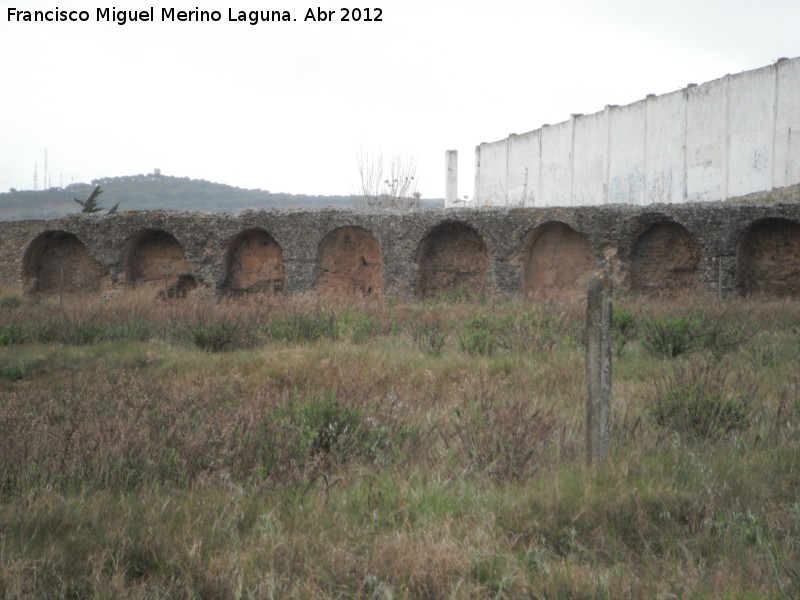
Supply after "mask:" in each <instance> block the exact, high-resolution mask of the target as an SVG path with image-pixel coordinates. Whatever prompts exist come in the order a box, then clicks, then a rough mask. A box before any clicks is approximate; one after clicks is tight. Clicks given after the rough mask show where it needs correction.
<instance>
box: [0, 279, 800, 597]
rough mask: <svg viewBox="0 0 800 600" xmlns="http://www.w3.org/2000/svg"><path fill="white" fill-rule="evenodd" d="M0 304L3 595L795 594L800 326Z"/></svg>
mask: <svg viewBox="0 0 800 600" xmlns="http://www.w3.org/2000/svg"><path fill="white" fill-rule="evenodd" d="M584 323H585V312H584V308H583V307H582V306H558V305H553V306H545V305H532V304H530V303H523V302H508V303H505V302H498V303H489V302H486V301H481V300H480V299H469V298H464V297H462V296H459V295H451V296H450V297H442V298H438V299H436V300H434V301H429V302H409V303H403V302H392V301H388V300H387V301H384V302H370V303H363V304H355V305H349V306H348V305H339V304H335V303H326V302H324V301H321V300H316V299H313V298H306V297H291V298H282V299H271V298H268V297H261V298H251V299H245V300H239V301H236V302H233V301H232V302H230V303H226V302H223V303H221V304H214V303H213V302H212V301H204V300H201V299H191V298H190V299H187V300H183V301H170V302H155V301H153V300H152V294H148V293H147V292H139V293H130V294H127V295H123V296H120V297H117V298H111V299H105V300H100V299H94V300H82V301H79V300H77V299H76V300H66V301H65V302H64V304H63V306H62V305H60V303H59V301H58V300H52V299H50V300H48V299H39V300H36V299H30V298H23V297H21V296H20V295H19V294H18V293H16V292H15V291H13V290H7V291H5V292H0V595H1V596H2V597H4V598H32V597H37V598H40V597H47V598H59V597H63V598H123V597H124V598H378V599H388V598H784V597H785V598H790V597H797V596H798V594H800V452H798V445H797V437H798V429H799V428H800V370H799V369H798V366H799V365H800V362H799V359H800V304H798V303H793V302H778V301H761V302H757V301H742V300H730V301H726V302H724V303H721V304H720V303H718V302H717V301H716V300H715V299H714V298H710V297H709V298H705V297H694V298H691V299H688V298H685V299H681V300H680V301H673V302H666V301H664V302H660V301H659V302H656V301H640V300H632V299H625V298H618V299H616V300H615V312H614V367H613V373H614V376H613V391H612V394H613V420H614V422H613V432H612V439H613V442H612V443H613V448H612V451H611V455H610V460H609V462H608V464H607V465H606V466H605V467H604V468H603V469H601V470H594V471H593V470H590V469H588V468H587V467H586V464H585V463H586V459H585V448H584V439H585V422H584V420H585V402H586V400H585V398H586V391H585V389H586V385H585V379H584V370H585V365H584V358H585V352H584V331H583V330H584Z"/></svg>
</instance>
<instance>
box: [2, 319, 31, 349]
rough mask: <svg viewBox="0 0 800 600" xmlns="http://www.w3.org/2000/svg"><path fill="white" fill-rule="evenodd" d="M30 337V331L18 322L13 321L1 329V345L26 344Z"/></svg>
mask: <svg viewBox="0 0 800 600" xmlns="http://www.w3.org/2000/svg"><path fill="white" fill-rule="evenodd" d="M28 339H30V334H29V333H28V331H27V330H26V329H25V328H24V327H23V326H22V325H19V324H17V323H11V324H9V325H6V326H5V327H3V329H0V346H14V345H16V344H24V343H25V342H27V341H28Z"/></svg>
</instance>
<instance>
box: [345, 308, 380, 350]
mask: <svg viewBox="0 0 800 600" xmlns="http://www.w3.org/2000/svg"><path fill="white" fill-rule="evenodd" d="M377 328H378V321H377V319H375V317H370V316H369V315H358V317H357V318H356V319H355V320H354V321H353V323H352V326H351V331H352V333H351V337H350V339H351V340H352V342H353V343H354V344H363V343H365V342H367V341H368V340H369V339H370V338H371V337H372V336H373V335H375V331H376V330H377Z"/></svg>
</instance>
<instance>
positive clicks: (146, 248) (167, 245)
mask: <svg viewBox="0 0 800 600" xmlns="http://www.w3.org/2000/svg"><path fill="white" fill-rule="evenodd" d="M125 276H126V280H127V282H128V284H130V285H134V286H135V285H141V284H158V285H159V286H163V290H162V291H163V293H164V294H166V295H167V296H170V297H172V296H184V295H185V294H186V293H187V292H188V291H190V290H192V289H194V288H196V287H197V281H196V280H195V278H194V276H193V275H192V273H191V269H190V267H189V261H188V260H186V253H185V252H184V251H183V248H182V247H181V245H180V243H178V240H176V239H175V236H173V235H172V234H170V233H167V232H166V231H162V230H160V229H147V230H145V231H142V232H140V233H139V234H137V235H136V236H135V237H134V238H133V239H132V240H131V242H130V244H129V246H128V255H127V260H126V264H125Z"/></svg>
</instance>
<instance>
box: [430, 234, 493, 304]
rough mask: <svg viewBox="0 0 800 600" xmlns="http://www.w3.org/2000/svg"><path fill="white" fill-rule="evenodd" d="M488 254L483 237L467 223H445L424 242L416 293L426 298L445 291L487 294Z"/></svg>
mask: <svg viewBox="0 0 800 600" xmlns="http://www.w3.org/2000/svg"><path fill="white" fill-rule="evenodd" d="M488 268H489V251H488V250H487V248H486V243H485V242H484V241H483V238H482V237H481V236H480V234H479V233H478V232H477V231H475V229H473V228H472V227H470V226H469V225H466V224H464V223H455V222H451V223H442V224H441V225H438V226H437V227H435V228H434V229H433V230H432V231H431V232H430V233H429V234H428V235H427V236H425V238H424V239H423V240H422V242H421V244H420V249H419V273H418V275H417V285H416V290H415V292H416V294H417V296H420V297H423V298H427V297H431V296H435V295H437V294H441V293H443V292H449V291H455V290H464V291H467V292H472V293H476V294H481V293H483V292H485V291H486V271H487V269H488Z"/></svg>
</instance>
